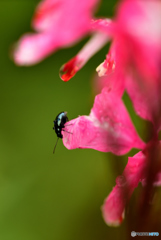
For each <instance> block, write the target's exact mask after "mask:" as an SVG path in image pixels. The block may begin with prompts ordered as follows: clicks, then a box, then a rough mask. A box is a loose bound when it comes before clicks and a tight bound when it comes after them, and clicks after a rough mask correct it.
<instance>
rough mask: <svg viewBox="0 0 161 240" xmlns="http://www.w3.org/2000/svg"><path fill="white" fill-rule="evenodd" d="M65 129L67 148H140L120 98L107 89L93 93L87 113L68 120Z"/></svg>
mask: <svg viewBox="0 0 161 240" xmlns="http://www.w3.org/2000/svg"><path fill="white" fill-rule="evenodd" d="M68 125H69V126H68ZM65 129H66V131H67V132H63V133H62V134H63V143H64V145H65V147H66V148H68V149H74V148H92V149H95V150H98V151H102V152H112V153H114V154H116V155H122V154H125V153H127V152H128V151H130V149H131V148H139V149H142V148H144V146H145V144H144V143H143V141H142V140H141V139H140V138H139V136H138V134H137V132H136V130H135V128H134V126H133V124H132V122H131V119H130V117H129V115H128V112H127V110H126V108H125V106H124V104H123V102H122V100H121V99H120V97H119V96H117V95H116V94H115V93H114V92H112V91H108V89H103V91H102V93H101V94H99V95H97V96H96V98H95V102H94V106H93V108H92V110H91V113H90V115H89V116H80V117H78V118H76V119H73V120H71V121H69V122H68V124H66V128H65ZM68 132H70V133H72V134H70V133H68Z"/></svg>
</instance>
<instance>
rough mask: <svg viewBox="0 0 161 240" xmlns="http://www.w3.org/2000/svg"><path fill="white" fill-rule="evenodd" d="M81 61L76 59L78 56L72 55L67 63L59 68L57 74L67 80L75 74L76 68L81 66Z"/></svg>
mask: <svg viewBox="0 0 161 240" xmlns="http://www.w3.org/2000/svg"><path fill="white" fill-rule="evenodd" d="M81 63H82V61H80V60H78V57H77V56H76V57H74V58H72V59H71V60H69V61H68V62H67V63H65V64H64V65H63V66H62V67H61V68H60V70H59V76H60V78H61V79H62V80H63V81H64V82H67V81H69V80H70V79H71V78H72V77H74V76H75V74H76V73H77V72H78V70H79V69H80V68H81Z"/></svg>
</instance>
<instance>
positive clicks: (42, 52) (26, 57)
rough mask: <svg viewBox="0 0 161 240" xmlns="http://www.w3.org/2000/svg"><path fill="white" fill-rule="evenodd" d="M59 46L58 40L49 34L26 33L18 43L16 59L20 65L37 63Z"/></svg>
mask: <svg viewBox="0 0 161 240" xmlns="http://www.w3.org/2000/svg"><path fill="white" fill-rule="evenodd" d="M57 47H58V42H56V41H55V42H54V41H53V39H52V38H51V36H50V35H48V34H26V35H24V36H23V37H22V38H21V39H20V40H19V42H18V43H17V44H16V47H15V51H14V61H15V63H16V64H18V65H30V64H35V63H37V62H39V61H41V60H42V59H43V58H44V57H45V56H47V55H48V54H50V52H51V51H53V50H54V48H57Z"/></svg>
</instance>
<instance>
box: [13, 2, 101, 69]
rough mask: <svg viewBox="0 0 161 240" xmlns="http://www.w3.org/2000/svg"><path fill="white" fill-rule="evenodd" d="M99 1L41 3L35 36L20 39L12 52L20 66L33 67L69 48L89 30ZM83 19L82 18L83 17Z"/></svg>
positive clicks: (35, 20)
mask: <svg viewBox="0 0 161 240" xmlns="http://www.w3.org/2000/svg"><path fill="white" fill-rule="evenodd" d="M97 2H98V0H89V1H86V0H82V1H80V2H79V7H78V3H77V1H75V0H70V1H66V0H44V1H42V2H41V3H40V4H39V5H38V8H37V10H36V13H35V16H34V19H33V26H34V28H35V29H36V30H38V31H39V33H37V34H28V35H24V36H22V38H21V39H20V40H19V42H18V44H17V45H18V46H17V48H16V49H15V52H14V54H13V55H14V59H15V62H16V63H17V64H19V65H30V64H35V63H37V62H39V61H41V60H42V59H43V58H45V57H46V56H47V55H49V54H50V53H52V52H53V51H55V50H57V49H58V48H60V47H68V46H70V45H71V44H73V43H75V42H76V41H78V40H79V39H80V38H82V37H83V36H84V35H86V34H87V33H88V32H89V31H91V19H92V14H93V10H94V7H95V6H96V4H97ZM82 16H83V17H82Z"/></svg>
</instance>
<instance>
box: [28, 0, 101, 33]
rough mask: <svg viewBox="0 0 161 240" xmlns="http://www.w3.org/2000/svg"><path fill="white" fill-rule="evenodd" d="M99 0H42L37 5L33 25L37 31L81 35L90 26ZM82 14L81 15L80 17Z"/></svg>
mask: <svg viewBox="0 0 161 240" xmlns="http://www.w3.org/2000/svg"><path fill="white" fill-rule="evenodd" d="M98 2H99V0H88V1H85V0H82V1H80V2H79V3H78V2H77V1H75V0H68V1H66V0H43V1H41V2H40V3H39V5H38V6H37V9H36V11H35V15H34V17H33V27H34V28H35V29H36V30H37V31H53V33H56V34H59V32H61V34H63V31H64V33H65V34H67V35H68V31H69V33H72V34H74V31H75V32H76V33H75V34H76V35H80V36H81V35H82V33H83V34H84V33H85V32H86V31H88V30H89V28H90V22H91V19H92V15H93V14H92V13H93V12H94V10H95V9H94V8H95V7H96V5H97V3H98ZM82 16H83V17H82ZM78 29H79V30H78Z"/></svg>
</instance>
